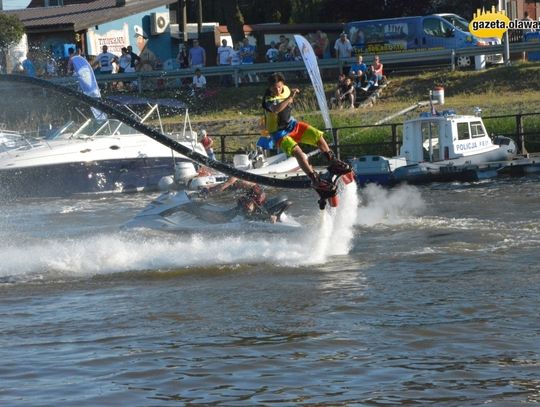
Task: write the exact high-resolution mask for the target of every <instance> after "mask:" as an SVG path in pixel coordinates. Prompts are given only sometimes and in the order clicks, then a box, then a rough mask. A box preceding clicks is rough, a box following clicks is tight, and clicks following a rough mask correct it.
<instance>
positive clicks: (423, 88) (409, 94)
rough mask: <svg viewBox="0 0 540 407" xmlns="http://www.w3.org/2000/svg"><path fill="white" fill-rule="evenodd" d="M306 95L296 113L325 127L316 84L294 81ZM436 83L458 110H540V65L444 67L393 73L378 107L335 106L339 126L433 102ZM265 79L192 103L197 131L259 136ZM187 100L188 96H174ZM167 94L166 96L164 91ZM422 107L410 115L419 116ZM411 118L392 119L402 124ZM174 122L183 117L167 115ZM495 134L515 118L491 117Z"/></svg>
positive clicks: (362, 138)
mask: <svg viewBox="0 0 540 407" xmlns="http://www.w3.org/2000/svg"><path fill="white" fill-rule="evenodd" d="M289 85H291V86H298V87H300V88H301V89H302V93H301V94H300V95H299V97H298V98H297V102H296V104H295V110H294V115H295V117H297V118H298V119H301V120H305V121H308V122H309V123H311V124H313V125H314V126H316V127H320V128H322V127H324V124H323V121H322V118H321V115H320V113H319V112H318V111H317V110H318V107H317V102H316V99H315V95H314V93H313V89H312V87H311V85H310V83H308V82H306V81H305V80H303V81H297V82H295V81H294V80H289ZM334 86H335V81H331V80H330V81H327V82H326V83H325V90H326V93H327V96H328V97H329V96H330V95H331V94H332V93H333V91H334ZM435 86H443V87H444V89H445V101H446V103H445V106H444V107H438V109H439V110H442V109H453V110H455V111H456V112H457V113H461V114H472V113H473V111H474V109H475V108H476V107H480V108H481V109H482V116H484V117H486V116H495V115H503V114H517V113H528V112H540V64H539V63H515V64H514V65H513V66H511V67H504V66H495V67H491V68H489V69H486V70H484V71H471V70H469V71H456V72H450V71H448V70H439V71H434V72H423V73H419V74H416V75H411V74H403V75H392V74H390V75H389V84H388V86H387V87H386V88H385V89H384V90H383V92H382V94H381V97H380V99H378V101H377V103H376V104H374V105H373V106H370V107H366V108H358V109H355V110H353V111H350V110H333V111H331V118H332V123H333V126H334V127H336V128H337V127H347V126H363V125H371V124H374V123H375V122H377V121H378V120H381V119H382V118H384V117H387V116H389V115H391V114H393V113H395V112H397V111H400V110H402V109H404V108H406V107H408V106H411V105H413V104H415V103H416V102H418V101H423V100H428V92H429V90H430V89H433V88H434V87H435ZM264 90H265V85H264V83H258V84H249V85H245V86H240V87H239V88H226V89H220V90H219V91H218V92H217V94H216V95H214V96H212V98H210V99H209V100H203V101H198V102H196V103H194V104H193V106H192V115H191V120H192V123H193V126H194V128H195V129H201V128H206V129H207V130H208V131H209V132H210V133H211V134H246V133H250V134H253V133H255V134H257V133H259V123H260V117H261V107H260V103H261V96H262V94H263V93H264ZM169 96H175V97H179V98H182V95H178V92H176V94H171V95H169ZM161 97H163V95H162V94H161ZM417 114H418V111H414V112H412V113H409V115H417ZM405 117H406V116H404V117H397V118H395V119H393V120H392V121H391V122H393V123H402V121H403V120H404V118H405ZM166 120H168V121H169V122H170V123H174V122H175V121H177V120H178V118H175V117H171V118H168V119H166ZM486 127H487V128H488V131H489V132H490V133H496V134H511V133H513V132H514V131H515V119H513V118H508V119H492V120H486ZM525 127H526V132H535V131H537V132H538V133H540V118H536V117H528V118H526V119H525ZM389 135H390V131H389V129H350V130H344V131H342V132H341V136H342V141H344V142H351V143H358V142H360V143H365V142H377V141H381V140H388V139H389Z"/></svg>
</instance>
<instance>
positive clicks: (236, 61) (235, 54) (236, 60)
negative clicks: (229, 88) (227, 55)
mask: <svg viewBox="0 0 540 407" xmlns="http://www.w3.org/2000/svg"><path fill="white" fill-rule="evenodd" d="M241 47H242V41H239V42H238V43H236V44H235V45H234V48H233V51H232V52H231V66H238V65H240V63H241V62H242V61H241V58H240V48H241ZM237 72H238V71H235V74H234V80H235V81H238V83H240V82H241V79H240V76H239V75H237ZM235 84H237V83H235Z"/></svg>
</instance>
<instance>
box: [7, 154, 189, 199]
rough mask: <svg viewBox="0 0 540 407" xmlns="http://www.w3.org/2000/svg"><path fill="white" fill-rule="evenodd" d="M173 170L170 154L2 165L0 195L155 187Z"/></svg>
mask: <svg viewBox="0 0 540 407" xmlns="http://www.w3.org/2000/svg"><path fill="white" fill-rule="evenodd" d="M178 161H182V160H178V159H177V162H178ZM173 172H174V163H173V161H172V159H171V156H170V155H169V156H167V157H137V158H125V159H114V160H102V161H90V162H71V163H61V164H53V165H43V166H34V167H21V168H12V169H2V170H1V171H0V196H2V197H3V199H10V198H19V197H58V196H69V195H73V194H95V193H113V192H114V193H121V192H124V193H126V192H137V191H145V190H156V189H157V188H158V182H159V180H160V179H161V178H162V177H163V176H166V175H170V174H171V173H173Z"/></svg>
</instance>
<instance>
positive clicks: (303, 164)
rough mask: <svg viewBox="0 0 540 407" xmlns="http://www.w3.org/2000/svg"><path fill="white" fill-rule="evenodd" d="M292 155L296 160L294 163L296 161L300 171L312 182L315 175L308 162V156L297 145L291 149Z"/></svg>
mask: <svg viewBox="0 0 540 407" xmlns="http://www.w3.org/2000/svg"><path fill="white" fill-rule="evenodd" d="M292 155H293V156H294V157H295V158H296V161H298V165H299V166H300V168H301V169H302V171H304V172H305V173H306V175H307V176H308V177H309V178H311V179H312V180H313V179H314V178H315V177H316V173H315V171H314V170H313V167H312V166H311V164H310V163H309V161H308V156H307V155H306V154H305V153H304V152H303V151H302V149H301V148H300V146H299V145H298V144H297V145H295V146H294V148H293V149H292Z"/></svg>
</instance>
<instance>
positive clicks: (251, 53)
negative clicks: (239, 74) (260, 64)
mask: <svg viewBox="0 0 540 407" xmlns="http://www.w3.org/2000/svg"><path fill="white" fill-rule="evenodd" d="M240 58H241V64H242V65H253V63H254V62H255V45H251V44H250V43H249V39H248V38H246V37H244V39H243V40H242V47H241V48H240ZM246 77H247V79H248V80H249V82H259V77H258V76H257V73H255V72H249V73H248V74H247V75H246Z"/></svg>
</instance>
